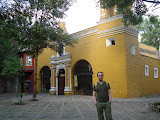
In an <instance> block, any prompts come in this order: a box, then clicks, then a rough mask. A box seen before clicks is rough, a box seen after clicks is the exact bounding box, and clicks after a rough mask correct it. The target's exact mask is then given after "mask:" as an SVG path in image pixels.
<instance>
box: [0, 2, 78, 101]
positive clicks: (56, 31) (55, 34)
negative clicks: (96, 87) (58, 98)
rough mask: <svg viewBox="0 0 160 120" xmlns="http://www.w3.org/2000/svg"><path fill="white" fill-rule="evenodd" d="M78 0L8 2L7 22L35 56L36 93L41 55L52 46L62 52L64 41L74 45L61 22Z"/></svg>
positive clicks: (20, 44)
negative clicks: (61, 26)
mask: <svg viewBox="0 0 160 120" xmlns="http://www.w3.org/2000/svg"><path fill="white" fill-rule="evenodd" d="M73 1H74V0H47V1H46V0H13V1H12V3H10V5H6V4H5V5H4V7H3V9H2V11H3V13H6V16H7V19H5V22H7V23H8V24H7V25H9V26H10V27H11V30H12V29H13V31H12V32H11V33H12V34H11V35H10V37H12V36H13V38H14V40H15V41H16V45H18V48H19V49H20V50H21V51H25V52H28V53H30V54H32V56H33V57H35V70H34V73H35V75H34V77H35V78H34V94H33V98H35V97H36V81H37V62H38V55H39V54H40V53H41V52H43V49H44V48H45V47H46V46H48V47H50V48H51V49H52V50H54V51H56V52H58V53H59V54H62V51H63V47H64V45H65V44H66V45H70V46H73V43H75V40H74V39H73V38H72V36H71V35H69V34H68V33H64V32H63V30H62V29H61V28H60V27H59V25H58V23H59V20H60V19H61V18H63V16H64V13H65V11H67V10H68V9H69V7H70V6H71V4H72V3H73Z"/></svg>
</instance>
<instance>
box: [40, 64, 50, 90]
mask: <svg viewBox="0 0 160 120" xmlns="http://www.w3.org/2000/svg"><path fill="white" fill-rule="evenodd" d="M50 77H51V70H50V68H49V67H48V66H44V67H43V68H42V69H41V93H49V90H50Z"/></svg>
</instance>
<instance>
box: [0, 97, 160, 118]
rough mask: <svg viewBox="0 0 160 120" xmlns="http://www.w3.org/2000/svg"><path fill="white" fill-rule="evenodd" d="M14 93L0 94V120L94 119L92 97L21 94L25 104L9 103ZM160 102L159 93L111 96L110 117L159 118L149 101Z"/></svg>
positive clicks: (14, 98)
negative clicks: (124, 97)
mask: <svg viewBox="0 0 160 120" xmlns="http://www.w3.org/2000/svg"><path fill="white" fill-rule="evenodd" d="M15 96H16V95H15V94H0V120H98V119H97V113H96V107H95V105H94V103H93V100H92V96H82V95H79V96H78V95H74V96H53V95H49V94H37V99H38V100H39V101H30V99H31V98H32V95H26V96H24V99H23V101H24V103H26V104H25V105H12V104H13V103H14V102H15V101H16V100H17V98H16V97H15ZM156 101H159V102H160V95H153V96H148V97H142V98H130V99H122V98H113V101H112V115H113V120H160V113H156V112H152V111H151V110H150V109H149V106H148V104H149V102H156Z"/></svg>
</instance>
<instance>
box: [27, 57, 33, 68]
mask: <svg viewBox="0 0 160 120" xmlns="http://www.w3.org/2000/svg"><path fill="white" fill-rule="evenodd" d="M26 66H32V56H31V55H27V56H26Z"/></svg>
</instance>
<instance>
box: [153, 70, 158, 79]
mask: <svg viewBox="0 0 160 120" xmlns="http://www.w3.org/2000/svg"><path fill="white" fill-rule="evenodd" d="M156 70H157V73H155V72H156ZM156 74H157V75H156ZM154 78H158V68H154Z"/></svg>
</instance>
